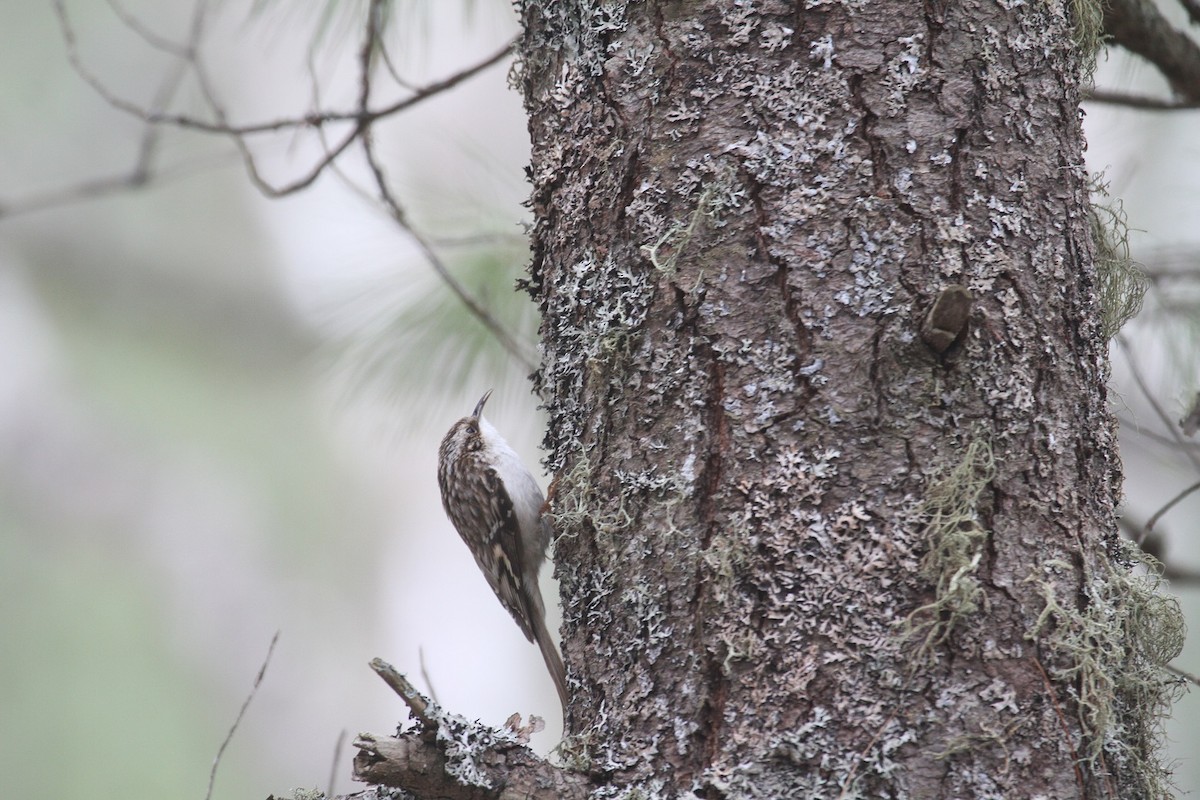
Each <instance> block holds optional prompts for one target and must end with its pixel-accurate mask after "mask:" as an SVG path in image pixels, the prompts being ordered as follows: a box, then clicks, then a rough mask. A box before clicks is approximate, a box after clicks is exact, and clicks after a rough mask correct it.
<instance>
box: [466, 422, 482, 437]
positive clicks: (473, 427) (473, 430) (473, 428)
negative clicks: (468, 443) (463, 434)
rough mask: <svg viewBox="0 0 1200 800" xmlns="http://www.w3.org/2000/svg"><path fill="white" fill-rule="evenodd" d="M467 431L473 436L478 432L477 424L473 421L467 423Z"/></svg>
mask: <svg viewBox="0 0 1200 800" xmlns="http://www.w3.org/2000/svg"><path fill="white" fill-rule="evenodd" d="M467 433H469V434H470V435H471V436H474V435H475V434H477V433H479V426H478V425H476V424H475V423H474V422H472V423H470V424H469V425H467Z"/></svg>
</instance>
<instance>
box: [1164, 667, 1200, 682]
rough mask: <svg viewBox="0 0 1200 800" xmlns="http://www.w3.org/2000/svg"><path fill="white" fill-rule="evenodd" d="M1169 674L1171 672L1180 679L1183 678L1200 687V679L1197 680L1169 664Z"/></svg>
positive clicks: (1188, 673)
mask: <svg viewBox="0 0 1200 800" xmlns="http://www.w3.org/2000/svg"><path fill="white" fill-rule="evenodd" d="M1167 672H1170V673H1172V674H1174V675H1178V676H1179V677H1181V678H1183V679H1184V680H1186V681H1189V682H1191V683H1194V684H1195V685H1197V686H1200V678H1197V677H1196V676H1195V675H1193V674H1192V673H1190V672H1187V671H1185V670H1182V669H1180V668H1179V667H1175V666H1172V665H1170V664H1167Z"/></svg>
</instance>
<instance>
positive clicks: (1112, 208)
mask: <svg viewBox="0 0 1200 800" xmlns="http://www.w3.org/2000/svg"><path fill="white" fill-rule="evenodd" d="M1088 189H1089V193H1090V194H1091V196H1092V202H1091V204H1090V206H1089V207H1088V225H1089V227H1090V229H1091V234H1092V244H1093V246H1094V247H1095V249H1096V262H1095V263H1096V293H1097V295H1098V296H1099V300H1100V322H1101V328H1102V330H1103V331H1104V338H1105V339H1106V340H1107V339H1111V338H1112V337H1114V336H1116V335H1117V333H1118V331H1120V330H1121V326H1123V325H1124V324H1125V323H1126V322H1128V321H1129V320H1131V319H1133V318H1134V317H1135V316H1136V315H1137V313H1138V312H1139V311H1141V309H1142V300H1143V299H1144V298H1145V296H1146V290H1147V288H1149V280H1148V279H1147V278H1146V275H1145V273H1143V272H1142V270H1141V268H1140V267H1139V265H1138V263H1137V262H1136V261H1134V260H1133V258H1132V257H1131V256H1130V253H1129V222H1128V220H1127V219H1126V216H1125V209H1124V208H1123V207H1122V205H1121V201H1120V200H1116V201H1112V202H1108V200H1107V198H1108V186H1107V185H1106V184H1105V183H1104V181H1103V179H1102V177H1101V176H1100V175H1095V176H1093V177H1092V179H1091V181H1090V185H1089V187H1088Z"/></svg>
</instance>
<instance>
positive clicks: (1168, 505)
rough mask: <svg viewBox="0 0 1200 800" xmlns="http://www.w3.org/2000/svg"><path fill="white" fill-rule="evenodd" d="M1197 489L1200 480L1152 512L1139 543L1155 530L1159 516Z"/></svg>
mask: <svg viewBox="0 0 1200 800" xmlns="http://www.w3.org/2000/svg"><path fill="white" fill-rule="evenodd" d="M1197 490H1200V481H1198V482H1196V483H1193V484H1192V485H1191V486H1189V487H1187V488H1186V489H1184V490H1183V491H1182V492H1180V493H1179V494H1177V495H1175V496H1174V497H1172V498H1171V499H1170V500H1168V501H1167V502H1166V505H1164V506H1163V507H1162V508H1160V509H1159V510H1158V511H1155V512H1154V513H1153V514H1151V515H1150V519H1148V520H1146V524H1145V525H1143V526H1142V530H1141V533H1139V534H1138V538H1137V543H1138V544H1139V545H1140V544H1141V543H1142V542H1143V541H1145V539H1146V537H1147V536H1149V535H1150V532H1151V531H1153V530H1154V525H1155V523H1157V522H1158V520H1159V518H1160V517H1162V515H1163V514H1166V513H1167V512H1168V511H1170V510H1171V509H1172V508H1173V507H1174V506H1175V505H1176V504H1177V503H1179V502H1180V501H1181V500H1183V499H1184V498H1185V497H1187V496H1188V495H1189V494H1191V493H1192V492H1194V491H1197Z"/></svg>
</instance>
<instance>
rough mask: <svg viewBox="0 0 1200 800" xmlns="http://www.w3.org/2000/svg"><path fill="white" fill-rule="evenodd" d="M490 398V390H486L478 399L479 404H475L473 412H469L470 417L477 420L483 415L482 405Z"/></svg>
mask: <svg viewBox="0 0 1200 800" xmlns="http://www.w3.org/2000/svg"><path fill="white" fill-rule="evenodd" d="M491 396H492V390H491V389H488V390H487V391H486V392H484V393H483V397H481V398H479V402H478V403H476V404H475V410H474V411H472V412H471V416H472V417H475V419H479V415H480V414H482V413H483V404H484V403H486V402H487V401H488V398H489V397H491Z"/></svg>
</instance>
